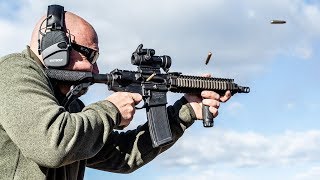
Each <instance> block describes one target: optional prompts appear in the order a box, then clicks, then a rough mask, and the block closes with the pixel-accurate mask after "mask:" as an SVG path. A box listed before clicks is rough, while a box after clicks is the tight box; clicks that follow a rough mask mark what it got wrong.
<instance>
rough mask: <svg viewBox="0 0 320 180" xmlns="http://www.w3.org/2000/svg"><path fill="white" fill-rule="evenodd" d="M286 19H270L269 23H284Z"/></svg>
mask: <svg viewBox="0 0 320 180" xmlns="http://www.w3.org/2000/svg"><path fill="white" fill-rule="evenodd" d="M285 23H286V21H284V20H271V24H285Z"/></svg>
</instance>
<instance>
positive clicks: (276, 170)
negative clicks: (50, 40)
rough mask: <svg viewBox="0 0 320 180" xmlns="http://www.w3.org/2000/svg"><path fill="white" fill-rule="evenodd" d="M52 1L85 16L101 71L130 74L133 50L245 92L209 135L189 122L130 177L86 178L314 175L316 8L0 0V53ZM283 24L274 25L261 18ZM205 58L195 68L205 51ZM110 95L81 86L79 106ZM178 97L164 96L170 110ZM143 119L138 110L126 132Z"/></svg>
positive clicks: (19, 45)
mask: <svg viewBox="0 0 320 180" xmlns="http://www.w3.org/2000/svg"><path fill="white" fill-rule="evenodd" d="M52 3H57V4H61V5H64V6H65V9H66V10H67V11H72V12H74V13H76V14H78V15H80V16H82V17H84V18H85V19H87V20H88V21H89V22H91V24H92V25H93V26H94V27H95V29H96V30H97V32H98V35H99V41H100V50H101V51H100V54H101V55H100V58H99V61H98V64H99V66H100V71H101V73H104V72H105V73H107V72H110V71H111V70H113V69H114V68H123V69H130V70H135V67H133V66H132V65H131V64H130V55H131V53H132V52H133V51H134V50H135V48H136V47H137V46H138V44H140V43H143V44H144V47H147V48H154V49H155V50H156V53H157V54H158V55H163V54H166V55H170V56H171V58H172V59H173V65H172V68H171V71H178V72H183V73H184V74H190V75H201V74H203V73H207V72H210V73H212V74H213V75H214V76H217V77H227V78H234V79H235V82H237V83H239V84H241V85H246V86H250V88H251V92H250V93H249V94H236V95H235V96H234V97H233V98H232V99H231V100H230V101H229V102H227V103H225V104H223V105H222V106H221V108H220V111H219V116H218V117H217V118H216V120H215V126H214V127H213V128H209V129H207V128H206V129H205V128H203V127H202V123H201V122H200V121H199V122H196V123H195V124H194V125H193V126H192V127H191V128H189V129H188V130H187V131H186V133H185V135H184V136H183V137H182V138H181V139H180V141H179V142H178V143H177V144H176V145H175V146H174V147H172V148H171V149H170V150H168V151H167V152H165V153H163V154H161V155H160V156H159V157H158V158H157V159H156V160H154V161H152V162H150V163H149V164H147V165H146V166H144V167H142V168H141V169H139V170H137V171H136V172H134V173H132V174H126V175H121V174H114V173H110V172H101V171H97V170H92V169H88V170H87V173H86V179H87V180H91V179H94V180H100V179H112V178H117V179H128V178H130V179H133V180H134V179H139V180H141V179H159V180H160V179H166V180H171V179H185V180H189V179H199V180H208V179H216V180H261V179H262V180H263V179H266V180H267V179H273V180H278V179H279V180H280V179H281V180H282V179H289V180H314V179H317V178H318V177H319V176H320V163H319V162H320V158H319V153H320V130H319V129H320V123H319V122H318V116H319V109H320V103H319V102H320V95H319V93H318V90H319V88H320V85H319V76H320V71H319V70H318V68H319V67H320V62H319V57H320V43H319V42H320V23H319V20H320V3H319V1H315V0H308V1H302V0H268V1H266V0H261V1H254V0H244V1H234V0H189V1H183V0H161V1H156V0H153V1H147V0H137V1H134V2H133V1H130V0H117V1H116V0H109V1H103V0H96V1H83V0H77V1H76V0H70V1H57V0H56V1H52V0H51V1H49V0H32V1H31V0H25V1H4V0H0V8H1V11H0V27H1V28H0V39H1V41H0V43H1V44H0V55H5V54H7V53H11V52H17V51H21V50H22V49H23V48H24V47H25V45H26V44H28V42H29V39H30V34H31V31H32V28H33V25H34V24H35V23H36V21H37V20H38V19H39V17H40V16H42V15H43V14H45V13H46V8H47V6H48V5H49V4H52ZM272 19H283V20H286V21H287V23H286V24H284V25H271V24H270V20H272ZM209 51H211V52H213V58H212V59H211V61H210V63H209V64H208V65H207V66H206V65H204V60H205V57H206V54H207V53H208V52H209ZM109 94H110V92H108V91H107V90H106V87H105V86H104V85H95V86H93V87H91V89H90V92H89V93H88V94H87V95H86V97H83V101H84V102H85V103H87V104H89V103H92V102H95V101H97V100H100V99H104V98H105V97H107V96H108V95H109ZM179 96H180V95H178V94H174V95H173V94H170V95H169V101H170V103H173V102H174V100H175V99H177V98H178V97H179ZM145 121H146V116H145V112H144V111H143V110H141V111H138V112H137V114H136V117H135V119H134V121H133V122H132V124H131V125H130V126H129V127H128V129H132V128H135V127H136V126H137V125H139V124H141V123H144V122H145Z"/></svg>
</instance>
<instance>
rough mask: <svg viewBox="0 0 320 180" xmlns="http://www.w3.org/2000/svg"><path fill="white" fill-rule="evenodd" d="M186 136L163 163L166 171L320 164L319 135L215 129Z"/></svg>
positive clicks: (318, 133) (317, 132)
mask: <svg viewBox="0 0 320 180" xmlns="http://www.w3.org/2000/svg"><path fill="white" fill-rule="evenodd" d="M186 133H188V132H186ZM185 136H186V137H184V138H183V140H181V141H180V142H178V143H177V144H176V145H175V147H174V150H172V151H171V150H170V151H169V152H167V153H166V156H163V161H162V163H163V164H164V165H165V166H166V167H184V168H188V167H193V168H195V167H197V168H198V169H202V168H205V167H206V166H210V165H213V164H225V165H227V166H230V167H247V166H250V167H270V166H286V165H290V164H292V163H299V164H302V163H310V162H317V161H319V160H320V158H319V156H318V153H319V152H320V131H311V130H310V131H306V132H291V131H287V132H285V133H283V134H280V135H273V136H265V135H261V134H257V133H252V132H247V133H240V132H235V131H223V130H218V129H215V131H211V132H208V131H206V132H205V133H204V132H199V133H198V134H193V135H192V136H188V135H185ZM195 155H196V156H195Z"/></svg>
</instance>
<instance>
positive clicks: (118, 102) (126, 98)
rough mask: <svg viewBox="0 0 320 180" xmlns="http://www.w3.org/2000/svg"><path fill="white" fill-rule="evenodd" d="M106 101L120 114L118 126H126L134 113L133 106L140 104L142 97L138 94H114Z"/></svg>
mask: <svg viewBox="0 0 320 180" xmlns="http://www.w3.org/2000/svg"><path fill="white" fill-rule="evenodd" d="M107 100H108V101H110V102H111V103H113V104H114V105H115V106H116V107H117V108H118V110H119V111H120V114H121V122H120V124H119V126H124V127H126V126H128V125H129V124H130V122H131V120H132V118H133V115H134V113H135V106H136V105H137V104H139V103H140V101H141V100H142V96H141V95H140V94H138V93H128V92H115V93H113V94H112V95H110V96H109V97H107Z"/></svg>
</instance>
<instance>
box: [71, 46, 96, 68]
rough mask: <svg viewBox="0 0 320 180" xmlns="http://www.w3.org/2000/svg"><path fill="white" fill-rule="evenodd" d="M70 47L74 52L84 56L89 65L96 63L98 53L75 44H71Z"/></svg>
mask: <svg viewBox="0 0 320 180" xmlns="http://www.w3.org/2000/svg"><path fill="white" fill-rule="evenodd" d="M71 47H72V49H74V50H75V51H78V52H79V53H81V54H82V55H84V56H85V57H86V58H87V59H88V61H89V62H90V63H91V64H94V63H96V62H97V59H98V57H99V52H98V51H96V50H94V49H91V48H88V47H85V46H81V45H79V44H76V43H71Z"/></svg>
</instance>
